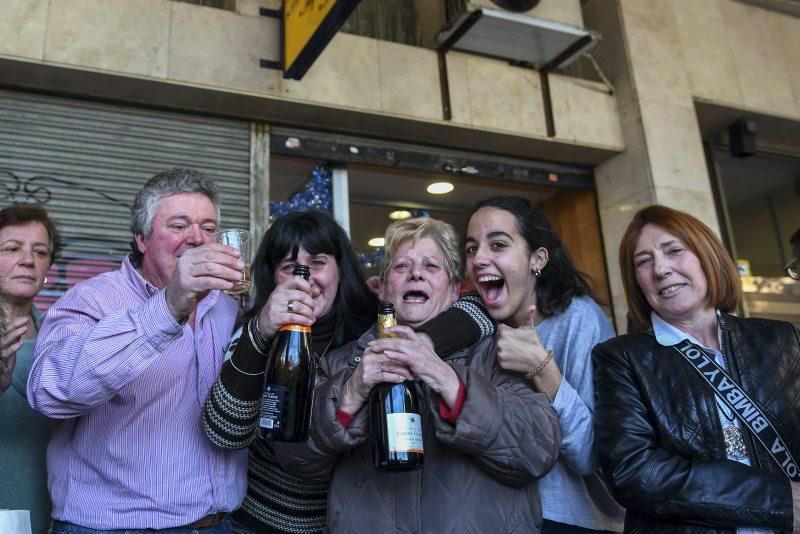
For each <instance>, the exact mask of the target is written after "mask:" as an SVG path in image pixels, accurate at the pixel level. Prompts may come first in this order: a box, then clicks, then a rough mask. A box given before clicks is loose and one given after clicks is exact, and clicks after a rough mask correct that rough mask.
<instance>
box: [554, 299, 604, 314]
mask: <svg viewBox="0 0 800 534" xmlns="http://www.w3.org/2000/svg"><path fill="white" fill-rule="evenodd" d="M564 314H565V315H577V316H583V317H585V316H590V317H602V318H605V316H606V315H605V313H603V309H602V308H601V307H600V305H599V304H598V303H597V302H596V301H595V300H594V299H593V298H592V297H590V296H588V295H581V296H580V297H574V298H573V299H572V302H570V304H569V306H568V307H567V309H566V310H564Z"/></svg>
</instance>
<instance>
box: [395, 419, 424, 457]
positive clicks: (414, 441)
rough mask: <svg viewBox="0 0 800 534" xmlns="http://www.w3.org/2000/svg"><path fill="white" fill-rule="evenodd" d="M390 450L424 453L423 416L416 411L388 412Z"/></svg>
mask: <svg viewBox="0 0 800 534" xmlns="http://www.w3.org/2000/svg"><path fill="white" fill-rule="evenodd" d="M386 434H387V436H386V437H387V441H388V442H389V443H388V445H389V452H393V453H403V452H417V453H420V454H422V453H423V452H424V451H423V450H422V449H423V447H422V418H421V417H420V416H419V414H416V413H390V414H386Z"/></svg>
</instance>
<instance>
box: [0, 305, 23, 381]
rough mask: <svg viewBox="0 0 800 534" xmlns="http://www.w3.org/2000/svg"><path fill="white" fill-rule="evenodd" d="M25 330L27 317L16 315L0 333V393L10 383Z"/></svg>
mask: <svg viewBox="0 0 800 534" xmlns="http://www.w3.org/2000/svg"><path fill="white" fill-rule="evenodd" d="M27 331H28V318H27V317H18V318H17V319H15V320H13V321H10V322H9V323H8V324H7V325H6V331H5V332H2V335H0V393H3V392H4V391H5V390H7V389H8V387H9V386H10V385H11V377H12V374H13V372H14V365H16V363H17V351H18V350H19V349H20V347H22V341H23V336H25V333H26V332H27Z"/></svg>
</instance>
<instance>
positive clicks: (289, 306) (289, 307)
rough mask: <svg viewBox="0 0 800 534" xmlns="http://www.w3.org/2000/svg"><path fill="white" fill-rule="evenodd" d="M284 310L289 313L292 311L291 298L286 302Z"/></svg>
mask: <svg viewBox="0 0 800 534" xmlns="http://www.w3.org/2000/svg"><path fill="white" fill-rule="evenodd" d="M286 310H287V311H288V312H289V313H294V301H293V300H290V301H289V302H287V303H286Z"/></svg>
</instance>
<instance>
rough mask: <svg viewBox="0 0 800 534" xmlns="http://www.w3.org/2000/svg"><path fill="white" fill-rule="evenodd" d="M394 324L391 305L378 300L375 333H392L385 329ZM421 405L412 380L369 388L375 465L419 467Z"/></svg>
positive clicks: (382, 467)
mask: <svg viewBox="0 0 800 534" xmlns="http://www.w3.org/2000/svg"><path fill="white" fill-rule="evenodd" d="M395 324H397V322H396V320H395V315H394V305H393V304H391V303H389V302H383V303H381V306H380V310H379V311H378V337H391V334H389V333H388V332H387V331H386V329H387V328H389V327H392V326H394V325H395ZM420 408H421V403H420V391H419V387H418V386H417V384H416V383H414V382H410V381H406V382H402V383H400V384H392V383H389V382H384V383H381V384H378V385H376V386H375V387H374V388H373V389H372V391H371V392H370V395H369V409H370V424H371V427H372V459H373V463H374V465H375V469H377V470H378V471H411V470H414V469H420V468H421V467H422V464H423V462H424V460H425V452H424V446H423V443H422V410H421V409H420Z"/></svg>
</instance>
